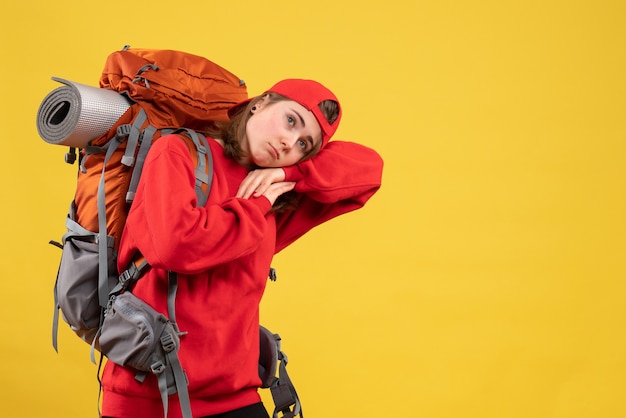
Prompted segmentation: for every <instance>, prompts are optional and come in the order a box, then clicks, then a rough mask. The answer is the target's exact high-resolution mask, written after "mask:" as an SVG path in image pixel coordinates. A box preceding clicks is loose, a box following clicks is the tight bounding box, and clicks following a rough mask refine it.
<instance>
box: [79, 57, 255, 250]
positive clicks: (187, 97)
mask: <svg viewBox="0 0 626 418" xmlns="http://www.w3.org/2000/svg"><path fill="white" fill-rule="evenodd" d="M100 87H101V88H104V89H110V90H114V91H117V92H119V93H122V94H124V95H126V96H127V97H128V98H130V99H131V100H132V101H133V102H134V104H133V105H132V106H131V107H130V109H128V111H126V113H125V114H124V115H122V117H121V118H120V119H119V120H118V122H117V123H116V124H115V125H114V126H113V127H111V129H109V131H108V132H106V133H105V134H103V135H102V136H100V137H98V138H96V139H94V140H93V141H91V144H90V146H89V147H86V148H85V149H84V150H83V151H82V157H81V160H82V166H81V167H82V169H81V170H80V171H79V173H78V179H77V183H78V184H77V187H76V196H75V203H76V221H77V222H78V223H79V224H80V225H82V226H83V227H84V228H86V229H88V230H90V231H93V232H98V231H100V227H99V226H98V225H99V217H98V213H97V211H95V208H97V204H95V202H96V200H97V193H94V192H95V191H96V190H97V185H98V184H99V182H100V179H101V175H102V174H103V171H102V165H103V161H104V158H105V155H106V154H105V153H104V152H103V149H102V147H103V146H108V145H107V144H108V143H109V141H110V140H111V139H112V138H115V137H116V135H118V134H119V131H118V130H119V129H120V127H122V128H121V129H126V131H125V132H122V135H127V139H124V138H121V142H122V143H121V144H119V146H118V149H116V150H115V152H114V154H113V155H112V156H111V159H110V160H109V161H108V162H107V167H106V171H105V172H104V173H105V174H104V175H105V176H106V179H105V182H104V188H105V195H106V199H107V201H106V211H107V213H106V215H107V216H106V219H107V221H106V222H107V226H106V229H107V231H108V235H109V236H111V237H113V238H114V239H115V243H114V248H117V247H118V245H119V242H118V241H119V236H120V234H121V232H122V228H123V226H124V222H125V221H126V213H127V212H128V209H129V204H130V203H131V202H132V199H133V195H134V192H135V188H136V186H137V182H138V181H139V176H140V174H141V168H142V167H141V165H142V164H143V158H145V152H147V148H148V147H149V145H150V144H151V142H153V141H154V140H156V139H157V138H158V137H160V136H161V135H163V134H164V133H169V132H171V130H173V129H176V128H181V127H185V128H189V129H194V130H202V129H203V128H206V127H208V126H210V125H211V124H212V123H213V122H215V121H225V120H228V115H227V110H228V108H229V107H231V106H233V105H234V104H237V103H239V102H242V101H244V100H246V99H247V98H248V95H247V90H246V85H245V83H244V81H243V80H241V79H239V78H238V77H237V76H235V75H234V74H232V73H231V72H229V71H228V70H226V69H224V68H223V67H221V66H219V65H218V64H216V63H214V62H212V61H209V60H208V59H206V58H203V57H200V56H197V55H192V54H188V53H185V52H180V51H172V50H158V49H129V48H128V47H125V48H124V49H123V50H121V51H116V52H113V53H112V54H110V55H109V56H108V58H107V60H106V62H105V65H104V69H103V71H102V75H101V77H100ZM144 118H145V119H144ZM148 137H150V138H148ZM140 144H143V147H144V149H143V151H145V152H140V147H139V145H140ZM188 145H189V144H188ZM98 147H100V148H98ZM192 155H194V153H192ZM131 168H132V169H131ZM131 177H132V178H131ZM124 202H126V203H124ZM101 221H102V219H100V222H101Z"/></svg>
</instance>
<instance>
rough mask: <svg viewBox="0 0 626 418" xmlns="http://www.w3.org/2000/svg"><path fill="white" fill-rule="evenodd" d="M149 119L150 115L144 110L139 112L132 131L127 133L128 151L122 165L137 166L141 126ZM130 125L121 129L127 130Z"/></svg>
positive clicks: (131, 128) (131, 127)
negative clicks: (136, 157)
mask: <svg viewBox="0 0 626 418" xmlns="http://www.w3.org/2000/svg"><path fill="white" fill-rule="evenodd" d="M147 119H148V115H146V112H145V111H144V110H143V108H142V109H141V110H140V111H139V113H138V114H137V116H136V117H135V120H134V121H133V124H132V125H131V126H130V131H126V132H125V133H128V143H127V144H126V151H125V152H124V156H123V157H122V160H121V163H122V164H124V165H125V166H127V167H132V166H133V165H134V164H135V150H136V149H137V144H138V143H139V139H140V137H141V125H143V123H144V122H145V121H146V120H147ZM127 126H128V125H122V126H120V128H125V129H128V128H127Z"/></svg>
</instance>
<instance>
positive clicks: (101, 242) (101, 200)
mask: <svg viewBox="0 0 626 418" xmlns="http://www.w3.org/2000/svg"><path fill="white" fill-rule="evenodd" d="M121 143H122V142H121V141H120V140H119V139H118V137H117V136H116V137H113V138H112V139H111V140H110V141H109V143H108V147H107V152H106V154H105V156H104V163H103V164H102V175H101V176H100V182H99V183H98V301H99V302H100V306H101V307H103V308H106V306H107V303H108V301H109V289H108V277H109V271H108V270H109V269H108V265H109V263H108V261H107V253H108V251H107V246H108V245H107V244H108V241H109V240H108V239H107V214H106V193H105V190H104V175H105V173H106V166H107V163H108V162H109V160H110V159H111V156H112V155H113V153H114V152H115V150H116V149H117V148H118V147H119V146H120V144H121Z"/></svg>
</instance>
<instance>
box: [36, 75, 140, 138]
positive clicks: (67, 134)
mask: <svg viewBox="0 0 626 418" xmlns="http://www.w3.org/2000/svg"><path fill="white" fill-rule="evenodd" d="M52 79H53V80H54V81H58V82H59V83H62V84H65V85H64V86H62V87H58V88H56V89H55V90H53V91H51V92H50V93H49V94H48V95H47V96H46V97H45V98H44V99H43V101H42V102H41V104H40V105H39V111H38V112H37V130H38V131H39V136H41V138H42V139H43V140H44V141H46V142H48V143H50V144H56V145H65V146H70V147H77V148H84V147H86V146H87V145H88V144H89V142H90V141H92V140H94V139H96V138H98V137H99V136H100V135H102V134H104V133H105V132H107V131H108V130H109V129H110V128H111V127H112V126H113V125H114V124H115V122H117V120H118V119H119V118H120V117H121V116H122V115H123V114H124V112H126V110H127V109H128V108H129V107H130V105H131V101H130V100H129V99H128V98H127V97H126V96H124V95H122V94H120V93H118V92H115V91H113V90H109V89H103V88H99V87H92V86H87V85H84V84H80V83H75V82H73V81H67V80H64V79H62V78H57V77H52Z"/></svg>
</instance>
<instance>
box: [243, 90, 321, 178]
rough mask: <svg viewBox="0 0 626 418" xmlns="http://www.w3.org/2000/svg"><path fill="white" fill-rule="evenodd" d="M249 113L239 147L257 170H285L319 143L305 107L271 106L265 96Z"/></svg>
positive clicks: (286, 102)
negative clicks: (262, 168) (270, 168)
mask: <svg viewBox="0 0 626 418" xmlns="http://www.w3.org/2000/svg"><path fill="white" fill-rule="evenodd" d="M255 106H256V109H255V110H252V113H253V114H252V116H251V117H250V119H248V122H247V123H246V139H245V140H244V143H243V144H242V147H243V149H244V150H245V151H246V153H247V155H248V158H249V161H247V163H248V164H251V165H254V166H257V167H286V166H290V165H294V164H296V163H297V162H298V161H300V160H301V159H302V158H303V157H305V156H306V155H308V153H310V152H311V151H312V150H313V149H314V148H315V146H316V145H317V144H318V143H319V142H321V140H322V130H321V128H320V126H319V124H318V123H317V120H316V119H315V116H313V113H311V112H309V111H308V110H307V109H306V108H305V107H304V106H302V105H301V104H299V103H298V102H294V101H291V100H281V101H277V102H273V103H270V102H269V101H268V97H267V96H265V97H264V98H263V99H262V100H261V101H259V102H258V103H257V104H256V105H255Z"/></svg>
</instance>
